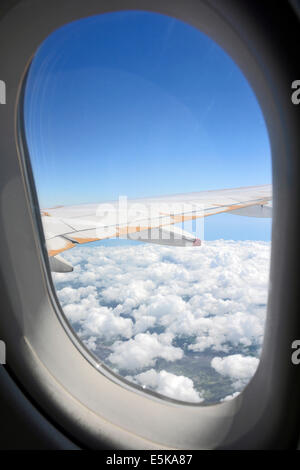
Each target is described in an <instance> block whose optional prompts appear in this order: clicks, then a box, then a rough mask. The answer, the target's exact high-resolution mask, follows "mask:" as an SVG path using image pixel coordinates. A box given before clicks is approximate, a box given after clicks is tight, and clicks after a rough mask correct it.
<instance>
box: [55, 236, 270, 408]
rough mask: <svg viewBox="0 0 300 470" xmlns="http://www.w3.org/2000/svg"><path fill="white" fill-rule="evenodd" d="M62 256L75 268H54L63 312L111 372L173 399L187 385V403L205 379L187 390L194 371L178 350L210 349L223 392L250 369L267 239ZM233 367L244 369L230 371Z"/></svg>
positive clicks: (256, 346)
mask: <svg viewBox="0 0 300 470" xmlns="http://www.w3.org/2000/svg"><path fill="white" fill-rule="evenodd" d="M64 256H65V258H66V259H67V260H68V261H69V262H71V263H72V264H73V266H74V267H75V269H74V271H73V272H72V273H65V274H57V273H54V274H53V279H54V283H55V286H56V289H57V293H58V297H59V300H60V302H61V304H62V306H63V309H64V312H65V314H66V316H67V318H68V319H69V321H70V322H71V323H72V324H73V326H74V328H75V329H76V331H77V332H78V334H79V336H80V337H81V338H82V340H83V341H84V342H85V343H86V344H87V345H88V347H89V348H90V349H91V350H93V351H94V352H95V353H96V354H98V355H99V356H100V357H101V359H102V360H104V361H106V363H107V364H108V365H109V366H111V367H112V368H114V370H116V371H117V372H119V373H121V374H123V375H130V376H132V377H134V379H133V380H135V381H136V382H137V383H141V382H139V381H140V380H142V379H143V380H144V382H143V384H144V385H145V386H147V387H149V388H151V389H156V390H157V391H159V390H160V392H159V393H164V394H166V395H167V396H172V397H173V398H176V396H174V393H175V392H174V390H177V392H176V393H177V394H178V397H179V396H180V397H183V392H181V391H180V390H181V385H180V384H183V383H186V387H187V390H190V391H191V392H190V393H187V395H186V397H188V396H189V397H190V399H188V398H185V400H187V401H195V400H194V398H195V397H196V396H197V400H198V401H201V400H202V399H203V396H204V397H205V386H206V384H205V383H202V384H200V385H199V384H198V385H197V387H198V388H197V390H195V388H193V387H194V384H193V381H194V382H196V381H197V371H196V370H195V371H194V372H193V373H191V371H190V370H189V371H188V367H187V368H186V367H185V366H184V364H186V362H185V360H186V358H187V357H198V356H199V358H200V359H201V358H203V357H208V356H209V358H210V359H209V361H208V367H209V368H210V369H211V373H212V374H215V376H216V375H217V376H218V377H219V380H220V381H222V380H223V381H224V380H227V382H228V380H229V379H230V380H229V382H230V383H231V389H228V392H229V393H227V395H230V394H232V393H234V392H236V391H237V390H240V389H241V388H242V387H243V386H244V385H245V383H246V382H247V381H248V380H249V379H250V378H251V376H252V375H253V373H254V371H255V368H256V365H257V359H256V358H255V357H253V356H258V354H259V350H260V347H261V343H262V338H263V331H264V320H265V312H266V302H267V290H268V272H269V258H270V244H269V243H267V242H254V241H246V242H233V241H223V240H218V241H215V242H206V243H205V244H204V245H203V246H202V247H199V248H198V247H197V248H196V247H195V248H194V247H193V248H186V247H185V248H178V247H176V248H172V247H165V246H157V245H155V246H154V245H149V244H147V245H144V244H136V245H129V246H93V245H91V246H82V247H76V248H74V249H72V250H70V251H69V252H66V253H65V254H64ZM195 355H196V356H195ZM254 365H255V367H254ZM174 368H175V369H176V374H174V372H171V369H172V371H174ZM242 370H244V371H248V372H244V373H245V376H241V375H237V374H238V372H237V371H239V374H241V373H242V372H241V371H242ZM178 372H179V373H178ZM143 374H146V375H143ZM147 374H148V375H147ZM166 374H171V378H170V376H169V375H166ZM173 376H174V377H175V378H174V377H173ZM141 377H142V379H141ZM176 377H177V378H176ZM150 379H151V380H150ZM171 379H172V380H171ZM184 379H187V380H188V381H191V383H190V385H189V386H188V385H187V383H189V382H184ZM147 380H148V382H147ZM167 381H169V382H168V383H171V382H172V381H173V382H172V384H173V386H167V385H166V384H167ZM227 382H226V383H227ZM224 383H225V382H224ZM183 388H184V387H183ZM162 390H163V392H161V391H162ZM172 390H173V391H172ZM193 390H194V392H195V393H194V392H193ZM224 396H225V395H224ZM223 398H224V397H223ZM180 399H184V398H180Z"/></svg>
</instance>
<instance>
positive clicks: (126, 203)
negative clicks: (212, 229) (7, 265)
mask: <svg viewBox="0 0 300 470" xmlns="http://www.w3.org/2000/svg"><path fill="white" fill-rule="evenodd" d="M271 201H272V187H271V185H263V186H249V187H243V188H234V189H222V190H211V191H201V192H196V193H189V194H177V195H173V196H162V197H153V198H139V199H131V200H127V199H126V198H124V197H121V198H119V200H118V201H112V202H106V203H102V204H82V205H77V206H57V207H53V208H51V209H45V210H42V211H41V216H42V223H43V228H44V234H45V239H46V245H47V251H48V254H49V257H50V265H51V270H53V271H57V272H66V271H71V270H72V266H70V265H69V264H68V263H67V262H66V261H65V260H64V259H63V258H61V257H59V256H58V255H59V253H61V252H63V251H65V250H68V249H70V248H73V247H74V246H75V245H76V244H82V243H89V242H92V241H96V240H104V239H107V238H115V237H117V238H129V239H134V240H139V241H144V242H149V243H158V244H163V245H172V246H198V245H200V244H201V241H200V240H199V239H197V238H196V237H195V236H194V235H193V234H191V233H189V232H187V231H185V230H182V229H181V228H178V227H174V225H175V224H178V223H179V222H186V221H189V220H194V219H198V218H202V217H207V216H210V215H214V214H220V213H226V212H228V213H232V214H236V215H241V216H249V217H271V216H272V202H271Z"/></svg>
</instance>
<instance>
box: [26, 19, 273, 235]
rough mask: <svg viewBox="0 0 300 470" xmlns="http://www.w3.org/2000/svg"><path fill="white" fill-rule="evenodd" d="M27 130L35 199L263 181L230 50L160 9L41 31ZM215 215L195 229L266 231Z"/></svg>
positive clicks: (261, 158)
mask: <svg viewBox="0 0 300 470" xmlns="http://www.w3.org/2000/svg"><path fill="white" fill-rule="evenodd" d="M25 124H26V136H27V141H28V146H29V151H30V156H31V160H32V166H33V171H34V176H35V182H36V186H37V190H38V195H39V200H40V206H41V207H42V208H46V207H51V206H54V205H58V204H63V205H67V204H80V203H87V202H102V201H107V200H114V199H117V198H118V196H119V195H123V196H124V195H126V196H128V197H129V198H134V197H144V196H154V195H164V194H174V193H181V192H182V193H184V192H191V191H201V190H206V189H221V188H226V187H239V186H249V185H258V184H267V183H271V158H270V147H269V140H268V136H267V131H266V126H265V123H264V119H263V116H262V113H261V111H260V108H259V105H258V103H257V101H256V98H255V96H254V93H253V91H252V89H251V88H250V86H249V85H248V83H247V81H246V79H245V78H244V76H243V74H242V72H241V71H240V70H239V68H238V67H237V66H236V65H235V63H234V62H233V61H232V59H231V58H230V57H229V56H228V55H227V54H226V53H225V52H224V51H223V50H222V49H221V47H219V46H218V45H217V44H216V43H215V42H213V41H212V40H211V39H210V38H208V37H207V36H205V35H204V34H202V33H201V32H199V31H198V30H196V29H195V28H193V27H191V26H189V25H187V24H185V23H182V22H180V21H178V20H175V19H173V18H169V17H167V16H163V15H159V14H154V13H146V12H132V11H131V12H118V13H109V14H105V15H101V16H97V17H90V18H86V19H83V20H80V21H76V22H74V23H71V24H69V25H66V26H64V27H63V28H61V29H59V30H57V31H55V32H54V33H52V34H51V35H50V36H49V37H48V38H47V39H46V41H45V42H44V43H43V44H42V45H41V46H40V48H39V49H38V51H37V54H36V55H35V57H34V60H33V63H32V65H31V68H30V71H29V76H28V81H27V85H26V93H25ZM270 227H271V222H270V220H268V219H266V220H263V219H253V218H245V217H238V216H233V215H228V214H225V215H222V214H221V215H218V216H214V217H208V218H207V219H206V221H205V237H206V239H217V238H224V239H241V240H243V239H256V240H269V239H270Z"/></svg>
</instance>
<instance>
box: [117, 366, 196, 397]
mask: <svg viewBox="0 0 300 470" xmlns="http://www.w3.org/2000/svg"><path fill="white" fill-rule="evenodd" d="M126 378H127V379H128V380H131V381H133V382H135V383H137V384H139V385H141V386H142V387H146V388H149V389H151V390H154V391H155V392H157V393H160V394H161V395H165V396H166V397H170V398H175V399H176V400H182V401H186V402H197V403H200V402H202V401H203V400H204V399H203V397H202V396H201V394H200V393H199V392H197V391H196V390H195V388H194V384H193V381H192V380H191V379H190V378H188V377H184V376H183V375H175V374H171V373H170V372H167V371H165V370H161V371H160V372H157V371H156V370H154V369H149V370H147V371H146V372H142V373H141V374H138V375H135V376H134V377H126Z"/></svg>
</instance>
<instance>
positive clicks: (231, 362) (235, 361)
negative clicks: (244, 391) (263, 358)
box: [211, 354, 259, 390]
mask: <svg viewBox="0 0 300 470" xmlns="http://www.w3.org/2000/svg"><path fill="white" fill-rule="evenodd" d="M258 364H259V359H258V358H256V357H252V356H242V355H241V354H233V355H231V356H226V357H214V358H213V359H212V361H211V366H212V367H213V368H214V369H215V370H216V371H217V372H219V374H221V375H225V376H227V377H230V378H232V379H233V380H234V383H233V386H234V388H236V389H238V390H240V389H241V388H243V387H244V386H245V385H246V384H247V383H248V382H249V380H250V379H251V377H252V376H253V375H254V373H255V371H256V369H257V367H258Z"/></svg>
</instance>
